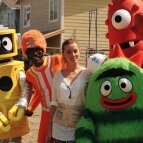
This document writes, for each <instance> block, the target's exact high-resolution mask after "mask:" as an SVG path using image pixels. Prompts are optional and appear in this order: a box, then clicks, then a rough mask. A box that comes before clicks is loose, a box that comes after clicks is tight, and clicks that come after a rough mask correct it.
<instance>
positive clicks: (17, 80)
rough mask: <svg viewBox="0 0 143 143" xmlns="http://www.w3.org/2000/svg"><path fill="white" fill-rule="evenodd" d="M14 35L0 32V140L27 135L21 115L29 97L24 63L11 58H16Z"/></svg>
mask: <svg viewBox="0 0 143 143" xmlns="http://www.w3.org/2000/svg"><path fill="white" fill-rule="evenodd" d="M16 36H17V35H16V33H15V30H14V29H4V30H0V140H4V139H11V138H16V137H19V136H23V135H25V134H27V133H28V132H29V126H28V120H27V117H25V116H24V111H25V108H26V107H27V95H28V93H27V92H28V85H27V83H26V82H25V73H24V70H23V69H24V64H23V62H22V61H16V60H14V59H13V57H14V56H16V55H17V37H16Z"/></svg>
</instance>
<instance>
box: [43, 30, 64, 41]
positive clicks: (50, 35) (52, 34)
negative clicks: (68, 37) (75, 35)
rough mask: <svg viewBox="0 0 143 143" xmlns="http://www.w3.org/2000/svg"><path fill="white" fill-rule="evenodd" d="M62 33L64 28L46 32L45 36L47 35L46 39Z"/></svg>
mask: <svg viewBox="0 0 143 143" xmlns="http://www.w3.org/2000/svg"><path fill="white" fill-rule="evenodd" d="M62 33H64V29H60V30H56V31H53V32H50V33H47V34H44V37H45V39H48V38H51V37H54V36H57V35H59V34H62Z"/></svg>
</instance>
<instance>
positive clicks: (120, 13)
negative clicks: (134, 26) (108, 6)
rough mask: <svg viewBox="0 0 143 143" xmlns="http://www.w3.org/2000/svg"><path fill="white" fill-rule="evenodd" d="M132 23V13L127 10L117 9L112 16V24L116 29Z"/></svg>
mask: <svg viewBox="0 0 143 143" xmlns="http://www.w3.org/2000/svg"><path fill="white" fill-rule="evenodd" d="M130 23H131V15H130V13H129V12H128V11H127V10H124V9H120V10H117V11H116V12H115V13H114V14H113V16H112V25H113V27H114V28H116V29H124V28H126V27H128V26H129V25H130Z"/></svg>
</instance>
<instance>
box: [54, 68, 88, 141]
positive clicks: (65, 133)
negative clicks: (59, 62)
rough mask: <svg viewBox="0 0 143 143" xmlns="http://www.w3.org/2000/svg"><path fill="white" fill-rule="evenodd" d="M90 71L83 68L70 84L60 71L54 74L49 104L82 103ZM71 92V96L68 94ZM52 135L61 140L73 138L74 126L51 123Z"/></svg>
mask: <svg viewBox="0 0 143 143" xmlns="http://www.w3.org/2000/svg"><path fill="white" fill-rule="evenodd" d="M90 75H91V73H90V72H89V71H88V70H87V69H85V68H84V69H83V70H82V71H81V73H80V74H79V75H78V76H77V77H76V78H75V79H74V81H73V82H72V83H71V84H70V83H69V82H68V81H67V80H66V78H64V77H63V75H62V73H61V71H59V72H57V73H56V74H55V75H54V78H53V83H52V101H51V105H54V106H58V104H59V103H62V104H64V105H84V102H85V87H86V85H87V82H88V80H89V78H90ZM70 92H71V98H70V97H69V96H70ZM52 136H53V138H55V139H58V140H62V141H70V140H75V128H66V127H64V126H61V125H59V124H57V123H53V129H52Z"/></svg>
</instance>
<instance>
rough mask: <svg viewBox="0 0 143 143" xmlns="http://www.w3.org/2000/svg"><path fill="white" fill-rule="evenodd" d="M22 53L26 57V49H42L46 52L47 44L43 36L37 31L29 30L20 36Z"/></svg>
mask: <svg viewBox="0 0 143 143" xmlns="http://www.w3.org/2000/svg"><path fill="white" fill-rule="evenodd" d="M21 43H22V52H23V55H24V56H26V51H27V49H28V48H42V49H43V50H44V52H46V47H47V43H46V40H45V38H44V36H43V34H42V33H41V32H40V31H38V30H29V31H27V32H25V33H24V34H23V35H22V39H21Z"/></svg>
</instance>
